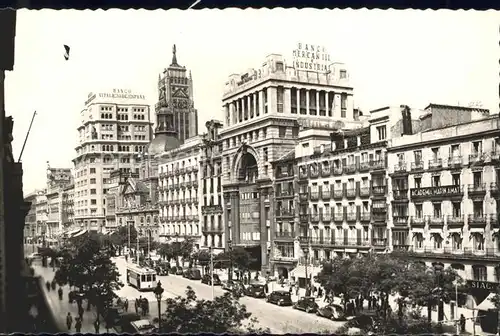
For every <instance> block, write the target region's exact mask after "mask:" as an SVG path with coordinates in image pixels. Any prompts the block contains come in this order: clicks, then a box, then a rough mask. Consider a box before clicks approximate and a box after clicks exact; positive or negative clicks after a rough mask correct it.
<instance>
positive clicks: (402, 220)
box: [392, 216, 408, 226]
mask: <svg viewBox="0 0 500 336" xmlns="http://www.w3.org/2000/svg"><path fill="white" fill-rule="evenodd" d="M392 222H393V224H394V225H395V226H407V225H408V216H392Z"/></svg>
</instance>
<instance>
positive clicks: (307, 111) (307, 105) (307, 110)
mask: <svg viewBox="0 0 500 336" xmlns="http://www.w3.org/2000/svg"><path fill="white" fill-rule="evenodd" d="M309 93H310V91H309V90H308V89H306V114H307V115H309Z"/></svg>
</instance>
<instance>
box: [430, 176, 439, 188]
mask: <svg viewBox="0 0 500 336" xmlns="http://www.w3.org/2000/svg"><path fill="white" fill-rule="evenodd" d="M431 181H432V186H433V187H440V186H441V176H439V175H434V176H432V179H431Z"/></svg>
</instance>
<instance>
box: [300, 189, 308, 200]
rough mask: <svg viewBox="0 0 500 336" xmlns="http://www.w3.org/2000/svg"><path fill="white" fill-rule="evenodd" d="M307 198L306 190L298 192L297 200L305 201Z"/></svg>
mask: <svg viewBox="0 0 500 336" xmlns="http://www.w3.org/2000/svg"><path fill="white" fill-rule="evenodd" d="M308 200H309V193H308V192H307V191H301V192H299V202H307V201H308Z"/></svg>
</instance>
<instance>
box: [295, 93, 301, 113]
mask: <svg viewBox="0 0 500 336" xmlns="http://www.w3.org/2000/svg"><path fill="white" fill-rule="evenodd" d="M296 93H297V114H300V89H299V88H297V92H296Z"/></svg>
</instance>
